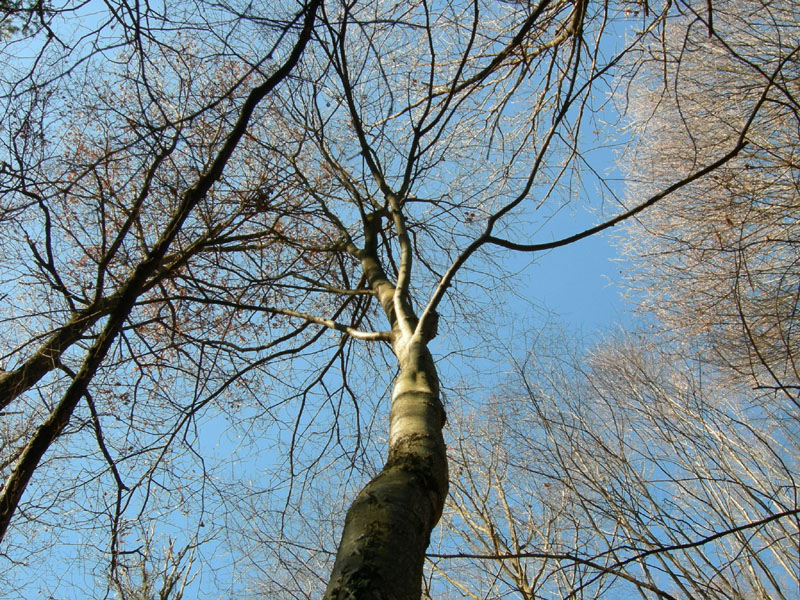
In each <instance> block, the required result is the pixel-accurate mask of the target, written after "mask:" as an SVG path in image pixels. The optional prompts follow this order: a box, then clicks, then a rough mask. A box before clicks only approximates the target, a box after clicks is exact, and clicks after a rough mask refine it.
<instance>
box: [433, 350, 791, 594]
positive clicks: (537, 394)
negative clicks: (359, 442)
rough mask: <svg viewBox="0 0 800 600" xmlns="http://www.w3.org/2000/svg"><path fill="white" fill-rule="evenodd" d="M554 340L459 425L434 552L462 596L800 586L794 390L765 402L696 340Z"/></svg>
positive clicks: (780, 590)
mask: <svg viewBox="0 0 800 600" xmlns="http://www.w3.org/2000/svg"><path fill="white" fill-rule="evenodd" d="M548 342H549V343H548V344H544V343H540V344H537V345H536V346H535V347H534V348H533V349H532V353H531V354H530V355H529V356H528V357H527V358H526V359H525V360H524V361H522V362H520V363H518V364H517V371H516V374H515V375H513V376H511V378H510V380H509V383H508V385H507V387H506V386H504V388H503V391H502V392H500V393H499V394H498V396H499V397H498V398H496V399H495V401H494V402H493V403H492V406H493V407H495V409H494V410H493V411H492V412H491V413H486V412H485V411H484V412H483V413H482V414H467V415H465V417H466V418H465V419H464V420H463V421H462V422H461V423H459V429H458V435H457V439H458V443H457V444H454V445H453V446H452V448H453V453H454V457H453V465H454V471H455V473H454V477H453V481H452V484H451V489H452V495H451V507H450V509H449V510H448V511H446V513H445V514H446V518H445V519H444V521H445V523H446V528H447V529H448V530H449V531H452V532H453V533H454V534H455V535H456V536H457V538H456V540H453V539H452V538H449V537H448V536H444V537H443V540H444V541H443V548H444V549H443V550H440V551H437V552H436V553H434V554H433V556H432V557H431V561H432V565H433V567H434V568H435V569H436V570H437V571H441V572H442V574H443V576H444V577H445V578H447V579H448V580H449V581H450V582H451V583H452V586H453V587H452V589H454V590H455V593H454V594H453V596H454V597H462V595H463V596H468V597H473V598H480V597H486V596H487V595H505V594H515V595H519V597H522V598H575V597H589V598H601V597H606V596H607V595H609V594H611V595H615V594H627V595H634V594H636V595H641V597H643V598H726V599H727V598H737V599H739V598H791V597H793V596H795V595H796V594H797V592H798V589H800V580H799V577H800V573H798V569H797V564H798V556H799V554H798V552H799V550H798V543H797V538H798V531H799V530H800V529H799V526H800V520H799V519H798V515H800V506H798V483H797V480H796V473H797V466H798V465H797V456H798V454H797V450H798V444H800V437H798V431H799V430H798V417H797V412H796V410H795V408H794V406H793V404H792V403H791V402H790V401H789V399H788V398H786V397H785V396H782V397H781V401H779V402H777V403H776V405H774V406H773V407H772V410H770V411H765V410H764V408H763V406H762V404H761V402H760V399H759V398H757V397H756V396H757V395H758V394H754V392H753V391H752V390H749V389H747V388H746V387H742V386H740V385H730V384H729V383H726V381H725V378H724V377H720V375H719V373H718V372H717V371H716V370H715V369H714V368H713V367H710V366H709V365H708V363H707V362H705V361H704V359H703V358H702V356H698V355H693V350H696V349H692V348H687V347H685V346H684V347H679V348H671V349H666V347H665V346H664V345H654V344H652V337H651V336H645V335H640V336H632V335H630V336H622V337H619V338H617V339H610V340H606V341H605V342H603V343H602V344H601V345H600V346H599V347H596V348H595V349H594V350H593V351H592V352H591V353H590V354H589V356H588V357H585V358H584V359H583V360H582V361H581V360H580V358H579V357H578V356H577V355H576V354H575V353H574V352H571V351H570V350H569V348H568V347H565V346H564V344H563V343H561V342H559V341H558V340H552V339H550V340H548ZM490 432H491V433H490ZM448 549H449V551H448ZM451 563H453V564H451Z"/></svg>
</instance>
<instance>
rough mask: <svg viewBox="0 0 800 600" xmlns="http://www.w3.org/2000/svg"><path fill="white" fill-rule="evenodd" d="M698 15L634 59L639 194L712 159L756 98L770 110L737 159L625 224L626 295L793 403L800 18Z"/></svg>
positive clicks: (758, 9)
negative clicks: (630, 292)
mask: <svg viewBox="0 0 800 600" xmlns="http://www.w3.org/2000/svg"><path fill="white" fill-rule="evenodd" d="M689 16H691V17H692V18H689V19H683V20H675V21H672V22H670V23H669V25H668V26H667V27H665V29H664V31H663V34H662V35H660V36H659V37H658V38H655V37H653V38H651V40H650V42H649V43H647V44H644V45H643V46H642V53H643V56H642V57H641V58H642V60H638V59H636V60H635V61H634V62H635V64H636V68H637V69H638V73H637V76H636V78H635V79H634V81H635V85H634V86H633V87H632V88H631V94H630V96H629V97H628V98H629V102H628V103H627V105H626V106H625V109H626V110H627V113H626V114H627V115H628V116H629V117H630V119H631V136H632V139H633V140H634V143H633V144H632V145H631V146H630V148H629V149H628V152H627V153H626V154H625V155H624V161H625V164H626V165H627V166H628V167H627V168H628V178H629V181H630V188H629V189H630V193H631V197H632V198H636V197H639V195H640V194H642V193H645V194H646V193H647V190H648V189H659V188H660V187H661V186H662V185H663V183H664V182H666V181H669V180H671V178H672V177H674V175H675V173H676V172H677V173H687V172H690V171H691V170H693V169H694V168H695V167H694V166H695V165H696V164H702V163H703V162H704V161H705V160H706V159H707V158H708V157H710V156H714V155H715V154H716V153H717V152H718V151H719V149H720V148H723V147H727V146H728V145H729V144H730V143H731V141H732V140H735V139H737V137H738V135H739V131H740V130H741V125H742V124H743V123H744V122H746V121H747V120H748V119H750V118H751V112H750V107H751V106H753V104H755V103H757V102H759V101H762V99H763V108H762V109H761V110H760V111H759V112H758V114H757V115H756V116H755V118H754V120H753V123H752V126H751V129H750V132H749V134H748V138H747V140H748V146H747V148H746V149H745V150H744V151H743V152H742V153H740V155H739V156H738V157H737V158H736V159H735V160H733V161H731V162H729V163H728V164H727V165H725V166H724V167H723V168H721V169H719V170H718V171H716V172H715V173H714V174H713V175H712V176H710V177H708V178H705V179H703V180H702V181H699V182H697V183H695V184H693V185H691V186H687V187H685V188H683V189H682V190H680V191H679V192H678V193H676V194H673V195H672V196H671V197H670V198H669V200H668V201H667V202H666V203H665V205H664V206H662V209H661V210H658V211H652V212H650V213H647V214H644V215H642V216H641V217H640V218H639V219H638V220H637V221H635V222H634V221H631V222H630V223H629V224H627V225H626V227H625V231H624V233H623V234H622V236H621V238H620V239H621V241H622V244H623V247H624V249H625V251H626V257H627V258H628V259H629V260H631V262H632V263H633V265H634V266H635V270H634V271H633V272H632V273H631V280H630V287H631V289H632V290H633V292H634V293H635V296H634V297H635V298H636V299H637V301H639V302H641V306H642V308H643V309H645V310H646V311H649V312H652V313H653V314H655V315H657V317H658V318H659V319H660V320H661V321H662V322H663V324H664V326H665V327H667V328H669V329H671V330H673V331H675V332H676V333H679V334H680V335H692V336H694V337H695V338H696V339H698V340H702V341H703V342H702V343H703V344H706V345H707V347H708V351H709V353H710V354H711V355H713V356H714V357H715V359H714V360H715V361H716V362H717V363H719V364H720V365H725V366H727V367H730V369H731V370H730V371H729V372H731V373H732V374H733V373H736V374H737V376H738V377H739V378H740V379H741V380H743V381H752V382H753V385H756V386H765V387H769V388H774V389H783V390H784V391H785V392H786V393H787V394H789V395H790V396H791V397H795V398H796V397H797V391H798V387H797V386H798V382H799V381H800V379H798V337H797V330H796V329H797V325H796V324H797V311H798V298H799V297H800V296H798V293H799V292H798V287H797V281H798V275H799V273H798V268H799V267H798V265H800V253H798V250H799V249H798V245H797V242H796V240H797V239H798V238H799V237H800V231H798V219H797V206H798V174H799V173H800V172H798V160H797V153H798V133H797V132H798V124H799V123H800V121H798V118H800V111H799V110H798V109H799V108H800V104H798V91H800V87H799V86H800V78H799V77H798V68H797V65H798V60H800V56H798V52H799V51H798V41H799V40H800V28H799V27H798V25H797V23H798V16H800V14H799V13H798V10H797V7H796V6H795V5H794V4H793V3H791V2H765V3H761V2H757V3H752V2H724V3H720V4H719V5H718V6H717V7H715V10H714V20H713V26H712V23H710V22H709V20H708V17H707V15H706V14H705V12H703V11H700V10H698V12H696V13H694V14H692V13H691V12H690V13H689ZM766 81H770V82H772V83H771V85H770V89H769V91H768V92H767V93H766V96H765V93H764V88H763V83H764V82H766Z"/></svg>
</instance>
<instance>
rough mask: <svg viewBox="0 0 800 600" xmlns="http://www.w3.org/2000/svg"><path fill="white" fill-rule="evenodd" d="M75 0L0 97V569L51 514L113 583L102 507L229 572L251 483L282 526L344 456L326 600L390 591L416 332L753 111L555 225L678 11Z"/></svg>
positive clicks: (249, 509) (477, 304) (426, 415)
mask: <svg viewBox="0 0 800 600" xmlns="http://www.w3.org/2000/svg"><path fill="white" fill-rule="evenodd" d="M81 6H82V5H81ZM81 6H78V7H70V10H67V9H66V8H65V9H64V10H63V11H55V12H54V15H56V16H55V17H54V20H53V21H52V22H51V24H50V26H49V30H42V31H40V32H37V33H35V34H31V35H32V36H34V37H32V38H27V39H28V43H30V44H31V47H32V48H34V49H35V51H36V54H35V55H34V56H33V58H31V59H30V60H29V61H23V63H22V66H21V67H19V68H17V69H14V70H12V72H11V74H10V75H9V81H8V83H7V85H6V86H5V89H4V93H5V98H6V101H7V103H6V113H5V121H6V122H7V128H8V129H9V131H13V135H12V136H11V141H10V142H8V143H7V146H6V148H5V154H6V156H7V157H6V159H5V163H4V165H5V166H4V168H3V170H2V176H3V179H2V180H1V181H0V184H2V186H3V189H4V191H5V192H6V193H5V194H4V200H3V201H4V203H5V204H4V206H3V223H2V226H3V229H2V231H0V234H2V236H3V238H4V242H5V244H4V248H5V249H6V250H4V252H5V254H4V256H3V264H4V267H5V268H7V272H8V277H7V279H6V283H5V285H6V289H7V290H8V292H7V293H8V294H9V295H10V298H11V301H10V302H9V303H8V304H7V307H6V316H5V321H4V322H5V324H6V327H7V330H8V331H7V333H6V334H5V335H4V340H3V341H4V344H5V349H4V352H3V360H4V361H5V363H6V364H5V372H4V373H3V374H2V376H0V399H1V400H0V402H1V403H2V406H3V407H5V410H14V411H19V412H20V431H26V429H25V428H26V427H27V428H29V430H30V431H32V433H22V434H20V436H19V437H18V438H14V437H13V436H10V437H9V442H8V449H7V454H8V456H9V457H10V459H11V460H9V461H7V465H6V472H5V474H6V481H5V485H4V487H3V489H2V492H1V493H0V526H1V527H0V533H5V534H6V535H5V536H3V544H4V545H5V544H16V546H14V547H11V548H9V547H7V546H6V547H5V548H4V550H3V551H4V552H5V554H6V555H7V556H10V557H11V556H13V555H14V554H15V552H20V551H21V550H20V548H21V547H22V546H25V545H26V544H25V543H24V541H17V542H14V538H15V534H16V535H18V536H20V537H19V538H17V539H18V540H22V539H24V535H25V534H27V535H29V536H31V537H34V536H35V535H36V529H37V528H38V527H41V525H42V524H47V526H48V527H53V528H54V529H55V528H56V525H55V522H56V521H57V520H59V519H60V518H63V516H64V513H65V508H66V507H67V506H69V507H70V511H68V512H69V513H70V514H71V515H74V519H75V521H74V522H73V523H71V524H72V525H74V528H71V529H69V531H70V535H74V531H75V530H81V526H83V528H84V529H83V530H82V531H84V532H86V531H88V532H90V534H87V535H85V539H89V540H91V539H93V537H94V536H95V535H99V533H98V532H103V533H104V535H105V537H103V539H104V540H105V545H102V548H101V551H100V553H101V554H103V555H104V557H105V559H106V560H107V563H108V568H109V570H110V572H111V574H112V578H111V580H112V581H121V579H120V578H121V577H122V575H120V569H121V568H123V565H122V563H121V562H120V560H119V557H120V556H125V555H126V554H125V553H126V552H128V551H130V550H131V549H133V550H135V546H134V547H133V548H130V547H129V545H130V544H131V542H129V541H128V540H127V539H125V536H124V535H123V534H124V532H125V531H127V530H128V528H129V527H130V523H131V522H136V521H137V520H140V519H143V518H147V517H151V516H152V517H154V518H155V517H157V518H159V519H160V521H159V522H160V523H161V527H160V529H162V530H167V529H169V528H171V527H175V526H177V524H178V523H180V524H181V525H182V527H183V529H182V531H183V536H182V538H181V540H180V541H179V542H176V543H178V546H177V547H189V546H190V545H191V543H192V540H195V539H199V538H201V537H208V538H210V539H213V540H218V539H221V538H223V537H224V538H226V539H227V540H228V541H229V542H230V543H227V546H226V547H227V550H226V551H227V552H230V553H231V555H234V554H236V555H237V556H236V557H235V558H231V560H230V565H229V566H230V568H231V569H234V568H235V567H236V566H237V565H239V564H242V563H241V561H242V560H243V559H242V556H241V555H242V554H245V553H246V550H245V549H244V547H242V546H239V545H237V543H236V542H237V541H241V540H245V539H246V538H247V536H248V535H252V534H253V531H252V529H251V528H252V525H253V524H252V523H251V522H246V521H244V519H243V516H244V515H252V514H254V513H258V502H257V500H260V499H261V498H268V500H266V502H267V503H274V502H275V499H274V498H275V496H278V497H279V498H281V499H282V500H283V503H282V505H281V502H278V508H277V509H274V508H273V510H272V511H271V514H278V515H279V527H278V529H277V531H278V532H279V536H276V537H280V539H283V538H284V537H287V536H288V533H291V528H290V527H289V526H287V525H286V522H287V520H286V516H287V514H288V513H289V508H291V507H292V506H302V505H303V502H304V501H305V500H306V499H307V498H310V497H311V496H312V493H311V492H310V491H309V490H310V489H311V486H312V485H313V480H314V479H315V478H318V477H319V475H320V473H323V472H325V471H326V470H327V469H332V468H334V467H335V466H337V465H340V464H342V463H349V465H350V466H351V467H355V473H354V474H353V480H352V485H348V486H345V488H344V489H346V490H347V491H348V493H350V492H351V491H352V490H353V489H358V488H361V491H360V492H358V494H357V495H356V496H355V499H354V500H353V499H351V498H350V497H348V498H347V500H346V502H345V503H346V504H348V505H349V509H348V510H347V516H346V518H345V521H344V530H343V532H342V534H341V541H340V542H339V543H338V550H337V552H336V559H335V561H334V564H333V567H332V568H333V572H332V575H330V577H325V579H326V580H327V581H328V585H327V591H326V593H325V596H326V597H327V598H350V597H382V598H416V597H419V595H420V591H421V587H422V586H421V582H422V577H423V564H424V556H425V552H426V548H427V546H428V543H429V539H430V536H431V533H432V531H433V528H434V527H435V525H436V523H437V522H438V520H439V518H440V515H441V512H442V509H443V506H444V502H445V498H446V495H447V489H448V482H449V475H448V465H447V456H446V451H445V445H444V438H443V427H444V425H445V410H444V406H443V403H442V393H441V392H442V388H441V384H440V381H439V374H438V371H437V366H436V363H435V361H434V357H433V354H432V353H431V350H430V348H433V347H434V346H432V343H433V340H434V339H437V338H438V339H439V340H441V341H439V342H437V343H440V344H446V345H445V346H444V348H445V351H450V352H454V353H458V352H459V351H460V350H462V348H463V347H464V346H461V345H460V343H459V337H463V338H465V337H467V336H474V337H477V338H480V337H481V335H483V336H485V337H487V338H490V337H491V336H492V335H493V334H496V331H493V330H496V326H497V324H496V323H493V322H492V321H491V320H490V319H489V318H488V317H487V318H486V319H475V318H473V316H472V315H473V314H474V313H476V312H477V309H479V308H483V307H486V306H490V307H491V306H492V305H496V304H497V303H498V302H499V300H498V299H497V296H499V293H498V290H500V289H503V287H505V288H506V289H508V290H509V291H511V292H513V291H514V281H513V279H512V278H511V273H512V270H511V269H509V268H508V266H507V265H504V264H503V261H504V260H505V258H506V257H507V256H508V255H509V254H510V253H511V252H512V251H516V252H528V253H533V252H537V251H541V250H546V249H551V248H556V247H558V246H561V245H565V244H569V243H573V242H575V241H578V240H580V239H582V238H585V237H587V236H589V235H593V234H595V233H597V232H599V231H602V230H604V229H607V228H610V227H612V226H613V225H615V224H616V223H619V222H621V221H624V220H626V219H628V218H630V217H632V216H634V215H637V214H639V213H641V212H642V211H644V210H645V209H647V208H649V207H652V206H653V205H655V204H656V203H658V202H660V201H661V200H662V199H663V198H665V197H666V196H668V195H669V194H671V193H673V192H675V191H676V190H679V189H681V188H682V187H683V186H685V185H687V184H689V183H691V182H693V181H697V180H699V179H701V178H703V177H705V176H706V175H708V174H710V173H714V172H715V171H716V170H718V169H719V168H720V167H721V166H722V165H724V164H726V163H727V162H728V161H730V160H732V159H733V158H734V157H736V156H737V154H739V153H740V152H741V151H742V149H743V148H744V146H745V140H746V138H747V135H748V131H749V127H750V126H751V124H752V123H753V122H754V120H755V118H756V116H757V115H758V114H759V112H760V111H761V110H762V109H763V108H764V106H765V102H766V100H765V98H766V92H764V93H762V96H761V97H760V99H758V100H756V101H755V102H753V103H752V104H751V105H750V106H748V111H749V113H748V114H749V117H748V119H746V120H745V121H744V122H743V123H741V124H740V126H739V127H738V129H737V131H738V136H733V137H732V138H731V139H730V140H729V143H727V144H720V146H719V147H718V148H717V149H716V150H717V151H716V152H715V153H713V155H709V156H708V157H705V158H707V160H704V161H703V162H698V164H696V165H695V167H694V168H692V169H689V170H687V171H686V172H684V173H681V174H679V175H678V176H676V177H675V178H673V179H671V180H670V181H669V182H665V183H664V185H663V186H662V187H661V188H659V189H658V190H656V191H655V192H653V193H650V194H649V195H648V196H646V197H642V198H640V200H639V201H638V202H637V203H636V204H635V205H634V206H631V207H628V208H626V209H624V210H622V211H621V212H619V213H618V214H616V215H615V216H612V217H610V218H608V219H607V220H605V221H601V222H599V223H598V225H597V226H596V227H593V228H590V229H588V230H585V231H578V232H575V231H572V230H567V231H565V232H562V231H557V230H548V229H547V227H548V224H549V223H550V221H551V219H552V217H553V216H554V215H556V214H558V213H559V212H560V211H561V210H562V209H563V208H564V207H565V206H567V205H568V204H570V203H573V202H574V201H575V200H587V198H586V196H587V194H586V193H585V192H583V188H582V187H581V186H583V185H589V183H590V182H591V181H592V180H594V181H596V182H597V183H599V184H600V185H601V186H602V184H603V183H604V182H603V180H602V178H600V177H599V176H598V175H596V173H597V169H596V167H595V165H593V163H592V161H591V157H592V154H591V152H590V151H589V149H590V148H591V147H592V146H593V145H594V140H592V139H590V136H587V134H586V128H587V127H589V126H590V125H594V124H595V122H596V121H597V120H598V118H599V117H598V115H600V114H601V113H602V110H603V108H604V102H605V101H606V99H605V91H606V90H607V89H608V88H607V87H606V86H611V85H614V83H613V82H614V81H616V80H615V79H614V77H615V75H616V72H615V71H616V69H617V67H618V65H620V64H621V59H622V57H624V56H625V55H626V54H627V53H629V52H630V51H631V49H632V48H636V47H638V46H639V44H640V42H641V40H642V39H643V38H646V37H647V36H648V35H649V34H650V33H651V32H653V31H660V30H661V29H662V27H663V25H664V23H665V22H667V21H668V20H669V19H671V18H676V19H680V18H684V16H685V15H682V14H681V11H683V10H684V9H685V8H686V7H685V6H684V5H683V4H682V3H681V4H679V5H677V6H673V5H672V4H671V3H669V2H667V3H664V5H663V6H661V5H659V6H656V5H655V3H647V2H643V3H638V2H637V3H633V4H632V3H630V2H621V3H619V4H616V3H605V2H603V3H599V2H598V3H595V2H591V1H588V0H579V1H577V2H567V1H551V0H541V1H540V2H538V3H522V2H501V3H497V2H486V3H483V2H474V3H458V2H441V3H428V2H412V3H399V4H398V3H391V2H382V1H376V2H366V3H363V4H359V3H350V2H335V3H330V4H325V5H322V3H321V2H309V3H307V4H303V5H296V4H294V3H286V5H283V4H280V5H278V6H276V7H275V8H274V10H272V11H270V12H269V13H268V14H265V13H264V12H262V11H261V8H260V7H255V6H254V5H252V4H251V3H247V4H245V3H241V4H239V3H236V2H233V3H223V4H219V3H212V4H208V5H206V4H202V3H200V4H198V5H196V6H195V5H193V7H192V8H190V7H188V5H185V4H183V3H177V4H175V5H173V4H171V3H165V4H164V5H159V6H155V5H148V6H147V7H144V8H141V9H137V8H136V7H130V6H128V5H127V4H124V5H120V6H118V7H117V6H116V5H113V4H109V5H108V6H107V7H108V14H106V15H105V16H104V17H103V18H102V19H99V20H97V19H89V21H88V22H87V25H86V30H85V35H84V33H82V32H84V30H80V29H79V30H74V29H69V25H71V24H72V23H74V22H79V23H80V22H82V19H83V18H84V17H85V15H84V13H83V12H82V8H81ZM636 7H638V8H640V9H641V10H642V12H641V14H640V15H639V16H638V17H636V21H635V23H636V25H637V30H635V31H634V30H631V35H632V37H631V39H630V40H629V41H627V42H625V43H624V44H623V43H620V42H619V41H618V33H619V31H620V29H627V28H629V26H630V25H631V23H632V21H631V19H632V17H631V16H630V12H631V9H632V8H636ZM59 19H63V20H59ZM72 19H75V21H72ZM67 30H69V31H72V34H71V35H74V36H75V37H70V38H64V35H65V32H66V31H67ZM49 31H52V32H53V37H52V38H51V37H50V36H49ZM75 31H77V33H75ZM37 35H38V36H40V37H38V38H37V37H35V36H37ZM62 38H64V39H62ZM9 43H11V44H12V46H11V47H13V48H20V47H21V46H20V45H19V44H20V43H21V41H20V40H18V39H15V40H13V41H12V42H9ZM14 44H16V45H14ZM775 82H776V78H775V77H771V78H767V79H766V80H765V81H763V82H762V86H761V89H762V90H766V91H770V90H771V89H772V88H773V87H774V86H775ZM20 107H24V110H18V109H19V108H20ZM608 193H609V192H608V188H606V194H608ZM588 203H591V202H588ZM532 231H533V232H537V233H539V234H540V235H541V236H542V239H544V240H545V241H543V242H541V243H538V242H537V241H536V239H534V238H533V234H532V233H531V232H532ZM6 240H7V242H6ZM487 291H489V292H490V293H492V294H493V296H492V297H488V298H483V297H482V294H485V293H486V292H487ZM476 322H478V325H476ZM477 327H480V328H481V329H480V330H479V335H475V333H474V331H475V329H476V328H477ZM463 341H464V342H465V345H466V340H463ZM479 341H480V340H479ZM84 404H85V406H84ZM79 406H81V407H82V410H81V411H78V407H79ZM386 419H388V423H389V427H388V436H386V434H384V436H385V437H383V439H381V436H380V434H376V432H377V431H379V428H378V425H377V424H378V423H381V422H382V420H386ZM220 423H224V424H225V426H226V427H225V428H222V427H220ZM220 429H224V431H222V432H220ZM234 434H235V435H236V436H237V440H238V439H239V438H238V436H240V435H241V436H242V439H244V440H246V442H247V443H244V442H242V443H241V444H238V445H236V446H235V449H234V450H232V451H231V452H230V454H229V455H228V456H226V457H222V456H220V453H221V452H222V450H217V449H216V448H210V447H209V444H210V443H211V440H213V439H214V438H217V437H223V438H225V437H226V436H233V435H234ZM23 440H24V441H23ZM224 441H227V442H229V443H232V444H233V443H234V442H233V440H232V439H230V438H229V439H227V440H224ZM379 442H380V447H381V448H382V450H381V451H378V450H377V448H378V447H379ZM212 445H213V444H212ZM224 445H225V444H223V443H220V447H222V446H224ZM385 448H388V457H386V458H385V460H384V458H383V457H381V459H380V460H377V461H376V459H375V456H376V454H383V449H385ZM267 449H269V452H267ZM4 450H5V449H4ZM262 452H263V455H262ZM248 454H249V455H250V460H246V459H245V457H247V455H248ZM267 455H269V457H268V456H267ZM276 456H277V458H276ZM253 457H255V458H253ZM376 463H377V464H376ZM228 470H229V471H230V472H227V471H228ZM265 471H271V472H272V473H276V472H277V473H278V474H276V475H275V479H274V480H270V481H267V479H268V478H267V477H266V475H265ZM362 477H364V478H369V481H368V483H366V485H364V483H363V479H362ZM251 478H254V479H260V480H261V482H260V483H259V484H258V485H257V486H254V485H251V484H250V483H249V480H250V479H251ZM356 478H358V481H356ZM54 482H56V483H55V484H54ZM349 483H350V482H349V481H348V484H349ZM23 493H24V495H23ZM337 506H338V505H337ZM287 507H289V508H287ZM12 516H13V517H14V519H15V521H14V522H13V523H12V521H11V518H12ZM57 517H58V518H57ZM183 517H186V519H185V521H186V522H182V521H183V520H184V519H183ZM9 523H12V524H14V523H19V526H18V527H17V528H16V529H14V528H11V529H6V528H7V527H8V525H9ZM205 527H209V528H211V532H210V533H209V534H208V535H207V536H201V535H200V534H199V532H200V529H201V528H205ZM264 530H266V531H271V530H270V529H269V528H268V527H264ZM162 535H167V534H166V533H164V532H162ZM255 539H256V540H257V539H258V538H257V536H255ZM9 540H11V542H9ZM251 541H252V540H251ZM91 544H94V545H95V546H99V544H97V543H96V542H86V543H85V544H84V546H83V547H87V546H89V545H91ZM197 560H198V561H202V558H198V559H197ZM210 562H211V561H209V564H207V565H206V566H207V567H208V568H209V569H210V568H212V567H211V565H210ZM226 568H227V567H226ZM115 577H116V578H115ZM276 579H277V578H276ZM120 589H121V588H120ZM117 591H119V590H117ZM99 595H103V593H100V594H99Z"/></svg>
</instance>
